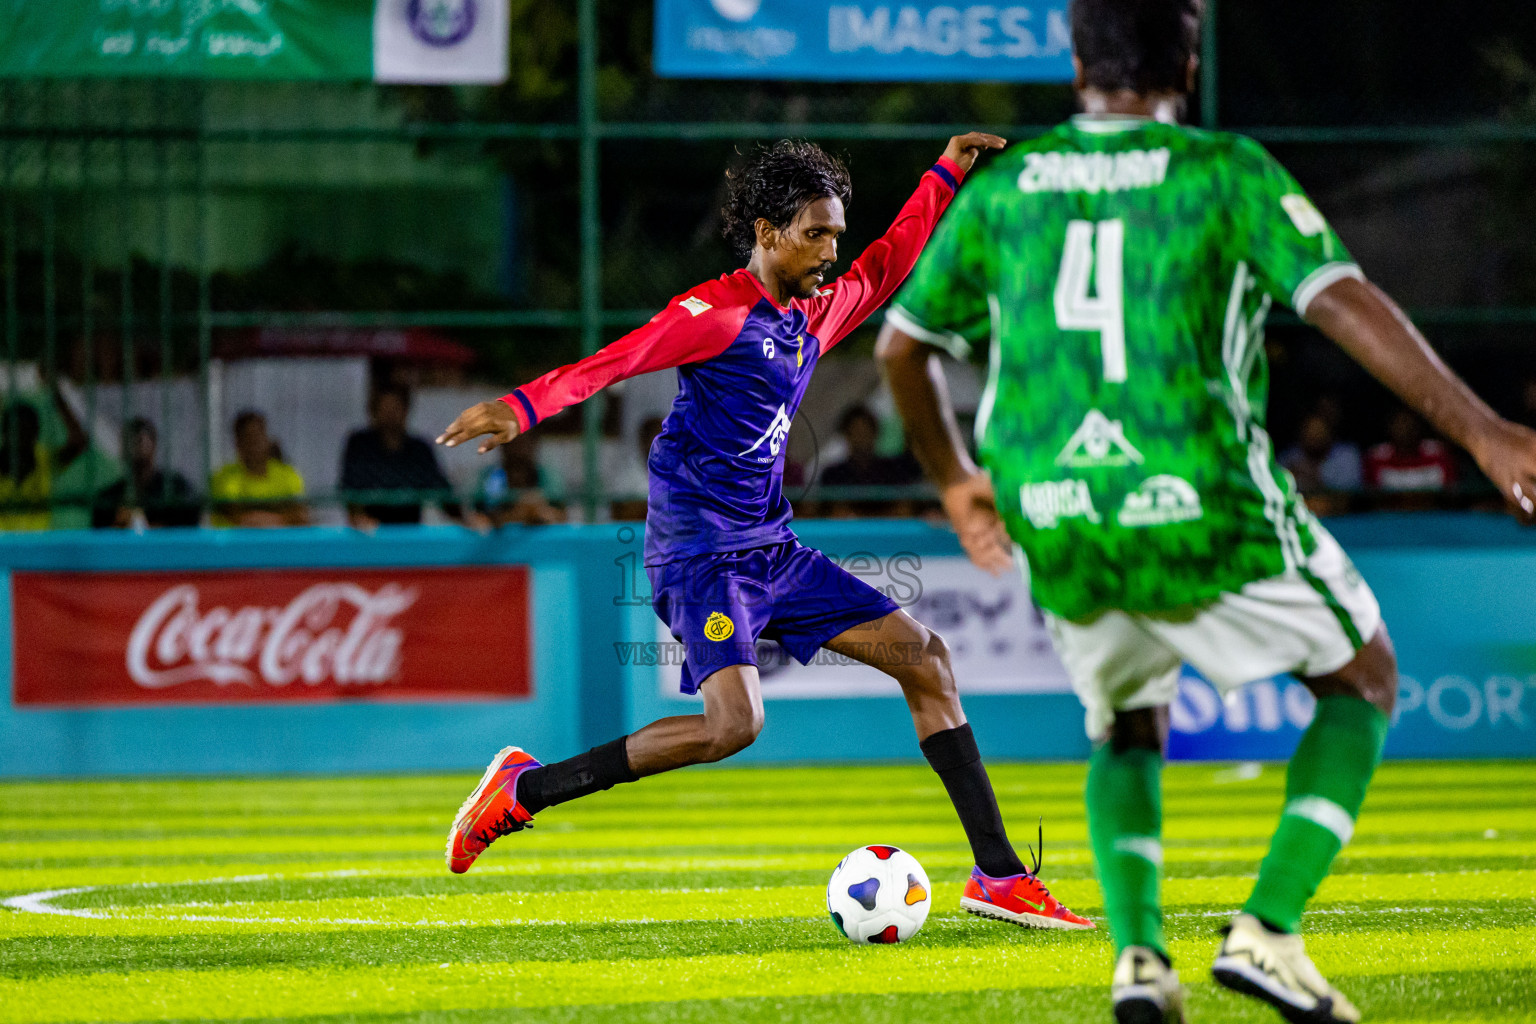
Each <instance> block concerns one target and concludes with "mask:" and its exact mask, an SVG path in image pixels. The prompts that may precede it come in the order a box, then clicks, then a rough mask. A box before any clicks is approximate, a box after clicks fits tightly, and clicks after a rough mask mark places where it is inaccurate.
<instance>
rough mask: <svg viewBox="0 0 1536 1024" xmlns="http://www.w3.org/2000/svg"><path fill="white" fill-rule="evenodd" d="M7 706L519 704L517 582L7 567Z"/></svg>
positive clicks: (406, 575)
mask: <svg viewBox="0 0 1536 1024" xmlns="http://www.w3.org/2000/svg"><path fill="white" fill-rule="evenodd" d="M11 601H12V614H13V616H14V637H13V650H14V651H15V666H14V674H13V678H14V687H15V693H14V701H15V703H16V704H17V705H55V706H56V705H71V704H125V703H144V702H154V703H226V702H230V701H241V702H248V701H336V700H353V699H363V700H399V699H407V700H423V699H426V700H442V699H449V700H451V699H455V698H480V699H484V698H495V697H528V696H530V694H531V683H530V666H529V657H528V571H527V569H526V568H525V567H521V566H505V567H494V568H474V569H418V568H411V569H386V570H378V569H360V570H353V569H340V570H309V569H305V570H250V571H247V570H224V571H216V572H146V573H136V572H120V573H111V572H100V573H98V572H81V573H68V572H17V573H14V574H13V575H12V596H11Z"/></svg>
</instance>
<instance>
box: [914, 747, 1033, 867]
mask: <svg viewBox="0 0 1536 1024" xmlns="http://www.w3.org/2000/svg"><path fill="white" fill-rule="evenodd" d="M920 746H921V747H922V748H923V756H924V757H926V758H928V763H929V764H930V765H932V766H933V770H934V771H935V772H937V773H938V775H939V781H941V782H943V783H944V788H945V789H946V790H948V791H949V799H950V802H951V803H953V804H954V805H955V811H956V813H958V814H959V815H960V824H961V825H962V826H963V827H964V828H965V837H966V838H967V839H969V840H970V841H971V855H972V856H973V857H975V858H976V866H977V867H979V868H981V870H982V871H983V872H985V873H986V874H988V875H991V876H992V877H993V878H1004V877H1007V876H1008V875H1021V874H1023V873H1024V862H1023V861H1021V860H1019V855H1018V854H1017V853H1014V852H1013V844H1012V843H1010V842H1008V833H1007V831H1006V830H1004V828H1003V815H1002V812H1000V811H999V810H998V809H997V797H996V795H994V794H993V792H992V781H991V780H990V779H988V778H987V769H986V767H985V766H984V765H983V764H982V763H981V751H979V750H977V749H976V737H975V735H974V734H972V732H971V727H970V725H969V724H966V725H962V726H960V727H959V728H958V729H945V730H944V731H943V732H936V733H934V734H933V735H932V736H929V737H928V738H927V739H925V740H923V742H922V743H921V744H920Z"/></svg>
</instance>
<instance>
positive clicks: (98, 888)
mask: <svg viewBox="0 0 1536 1024" xmlns="http://www.w3.org/2000/svg"><path fill="white" fill-rule="evenodd" d="M380 875H382V876H385V877H391V876H392V873H390V872H384V871H367V870H362V869H357V868H345V869H340V870H336V871H307V872H303V873H300V874H295V875H273V874H264V875H236V876H233V877H229V878H201V879H188V880H185V881H175V882H128V883H123V884H119V885H85V886H79V887H77V888H73V889H48V890H46V891H43V892H34V893H28V894H26V895H24V896H12V897H10V898H9V899H6V900H4V901H0V906H5V907H9V908H10V909H12V910H18V911H21V912H22V913H25V914H51V915H54V916H58V917H83V918H89V919H91V920H97V921H200V922H212V923H216V924H217V923H223V924H301V925H323V924H342V925H365V926H369V927H375V928H462V927H465V926H471V925H472V926H479V927H494V928H500V927H509V926H515V925H535V924H567V923H569V922H566V921H562V920H558V919H554V918H537V917H535V918H520V917H509V918H461V919H458V920H450V921H433V920H419V921H387V920H379V919H377V918H369V917H227V916H224V915H220V914H154V913H144V912H140V913H133V912H129V913H121V912H119V913H112V912H111V911H114V910H116V911H123V910H126V909H127V908H124V907H107V908H105V909H104V910H88V909H84V908H71V907H56V906H54V905H53V904H52V903H50V902H48V901H49V900H53V899H57V898H59V897H61V896H75V895H79V894H81V893H89V892H102V891H105V890H108V889H165V888H172V887H176V886H184V885H219V884H223V883H229V882H266V881H274V880H276V881H284V880H295V879H303V878H352V877H358V876H380ZM393 877H401V878H413V877H421V876H416V875H394V876H393ZM655 891H657V892H698V893H717V892H724V891H725V890H724V889H719V888H701V889H661V890H655ZM205 905H207V904H205ZM229 905H230V906H238V905H239V904H229ZM672 920H675V919H673V918H654V917H632V918H609V919H607V920H606V922H605V923H610V924H656V923H658V922H659V921H672ZM762 920H799V919H798V918H790V917H785V916H784V915H776V916H775V917H772V918H763V919H762Z"/></svg>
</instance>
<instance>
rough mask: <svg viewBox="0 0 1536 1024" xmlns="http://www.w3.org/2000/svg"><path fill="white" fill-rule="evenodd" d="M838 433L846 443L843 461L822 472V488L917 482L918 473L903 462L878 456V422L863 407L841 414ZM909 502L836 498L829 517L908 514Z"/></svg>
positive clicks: (859, 406)
mask: <svg viewBox="0 0 1536 1024" xmlns="http://www.w3.org/2000/svg"><path fill="white" fill-rule="evenodd" d="M837 429H838V433H840V434H842V435H843V439H844V440H845V441H846V442H847V444H848V455H847V457H846V458H844V459H843V461H842V462H838V463H834V464H833V465H830V466H828V467H827V468H826V469H824V470H822V473H821V484H822V486H823V487H882V486H883V487H895V486H902V485H904V484H911V483H914V482H916V480H917V473H916V470H915V468H914V466H913V464H912V463H911V462H909V461H908V460H906V459H899V458H897V459H893V458H889V457H887V456H884V455H880V454H878V453H877V452H876V450H875V444H876V442H877V441H879V439H880V421H879V420H878V419H876V418H875V414H874V413H872V412H870V411H869V409H867V408H866V407H864V406H862V405H856V406H854V407H853V408H852V409H849V410H848V411H847V412H845V413H843V418H842V420H841V422H839V424H838V428H837ZM910 513H911V502H910V501H906V500H901V501H896V502H892V501H890V500H889V499H887V500H883V501H858V502H853V501H848V500H846V499H836V500H834V501H833V503H832V508H831V510H830V512H829V514H830V515H831V516H833V517H847V516H869V515H907V514H910Z"/></svg>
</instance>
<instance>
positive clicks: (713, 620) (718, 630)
mask: <svg viewBox="0 0 1536 1024" xmlns="http://www.w3.org/2000/svg"><path fill="white" fill-rule="evenodd" d="M734 632H736V624H735V623H734V622H732V621H731V620H730V617H729V616H727V615H726V614H725V613H724V612H710V613H709V618H707V619H705V620H704V635H705V636H707V637H709V638H710V639H711V640H716V641H719V640H729V639H730V636H731V634H732V633H734Z"/></svg>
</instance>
